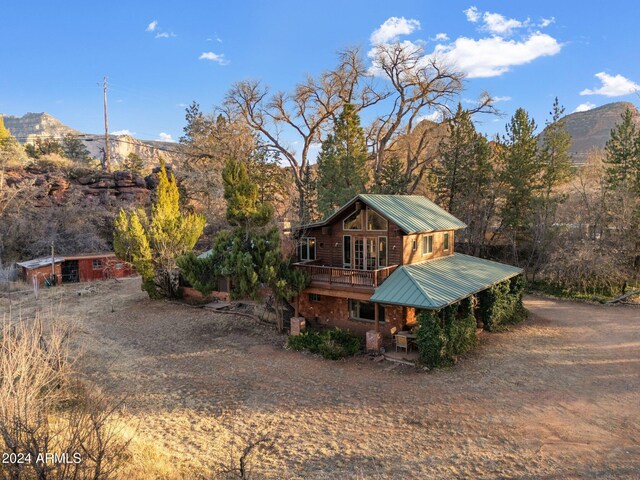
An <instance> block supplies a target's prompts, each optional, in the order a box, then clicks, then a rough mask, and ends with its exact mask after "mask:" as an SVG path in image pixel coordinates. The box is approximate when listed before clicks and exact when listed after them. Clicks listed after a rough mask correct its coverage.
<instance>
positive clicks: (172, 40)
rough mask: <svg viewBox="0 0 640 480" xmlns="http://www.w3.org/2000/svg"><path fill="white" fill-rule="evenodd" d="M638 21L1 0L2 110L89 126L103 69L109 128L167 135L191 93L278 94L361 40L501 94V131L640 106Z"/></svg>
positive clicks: (633, 17) (492, 10) (589, 7)
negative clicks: (526, 118)
mask: <svg viewBox="0 0 640 480" xmlns="http://www.w3.org/2000/svg"><path fill="white" fill-rule="evenodd" d="M639 19H640V6H639V5H638V4H637V3H636V2H634V1H632V0H627V1H616V0H610V1H607V2H602V1H597V2H596V1H580V2H578V1H575V2H558V1H536V2H515V1H511V2H500V1H492V2H479V1H464V2H459V1H447V2H443V1H437V2H435V1H411V0H409V1H407V0H398V1H395V2H390V1H385V2H379V1H345V0H342V1H339V2H338V1H333V0H332V1H323V2H317V3H311V2H299V1H298V2H295V1H271V2H267V1H255V0H254V1H245V2H229V1H224V2H222V1H206V2H205V1H200V2H194V1H185V2H183V3H182V4H179V3H176V2H164V1H155V2H150V1H136V2H126V3H125V2H109V3H107V4H105V3H100V2H65V1H62V2H44V1H35V2H30V3H29V6H28V7H26V6H25V4H23V3H20V2H5V3H4V4H3V6H2V9H1V11H0V34H1V37H2V41H1V42H0V55H1V58H2V69H1V70H0V113H5V114H11V115H23V114H24V113H26V112H41V111H46V112H48V113H50V114H51V115H53V116H55V117H57V118H58V119H60V120H62V121H63V122H64V123H66V124H68V125H69V126H71V127H74V128H76V129H78V130H81V131H85V132H90V133H99V132H101V131H102V129H103V124H102V122H103V119H102V77H103V76H104V75H107V77H108V79H109V85H110V89H109V112H110V130H111V131H129V132H132V133H133V134H134V135H135V136H136V137H139V138H145V139H160V138H171V139H174V140H177V139H178V138H179V137H180V135H181V134H182V128H183V127H184V124H185V121H184V108H185V106H186V105H188V104H189V103H191V102H192V101H193V100H195V101H197V102H198V103H200V105H201V107H202V109H203V110H204V111H205V112H210V111H212V109H213V107H214V106H215V105H218V104H220V103H221V101H222V99H223V97H224V94H225V92H226V91H227V90H228V88H229V87H230V86H231V84H232V83H233V82H234V81H237V80H242V79H247V78H252V79H260V80H262V81H264V82H265V83H266V84H268V85H270V86H271V87H272V89H274V90H285V91H286V90H288V89H290V88H291V87H292V86H293V85H295V83H296V82H297V81H299V80H301V79H303V78H304V76H305V75H306V74H315V73H318V72H320V71H321V70H323V69H326V68H330V67H332V66H333V65H334V64H335V62H336V52H337V51H339V50H340V49H342V48H344V47H347V46H352V45H359V46H361V47H362V48H363V50H364V51H368V50H369V49H370V48H371V47H372V44H371V41H372V38H373V39H376V40H378V41H386V42H389V41H394V40H398V41H411V42H413V43H419V44H422V45H423V46H424V50H425V52H426V53H427V54H432V53H433V52H437V53H438V54H442V55H447V56H448V57H447V58H449V59H450V60H451V61H452V62H455V63H456V64H457V65H458V66H459V68H461V69H462V70H464V71H466V73H467V76H468V78H467V80H466V81H465V85H466V91H465V92H464V94H463V96H462V100H463V101H464V99H473V98H476V97H477V96H478V94H479V93H480V92H481V91H483V90H486V91H488V92H489V93H490V94H491V95H493V96H494V97H496V98H498V99H499V100H500V101H499V102H498V103H497V104H496V106H497V107H498V108H499V109H500V110H501V111H502V112H503V114H504V116H502V117H484V118H479V119H478V120H479V121H480V123H479V128H480V130H482V131H484V132H486V133H489V134H493V133H495V132H500V133H502V132H504V124H505V123H506V122H507V121H508V118H509V117H510V116H511V114H512V113H513V112H514V111H515V109H516V108H518V107H524V108H525V109H527V110H528V111H529V112H530V114H531V115H532V116H533V117H534V118H535V119H536V121H537V123H538V124H539V125H543V124H544V121H545V119H546V118H547V116H548V112H549V111H550V108H551V104H552V102H553V98H554V97H555V96H558V97H559V99H560V102H561V104H563V105H564V106H565V107H566V109H567V112H568V113H569V112H572V111H574V110H576V108H582V109H586V108H590V107H593V106H599V105H603V104H605V103H610V102H614V101H631V102H634V103H636V104H638V103H640V96H639V92H638V91H637V90H640V86H639V85H638V84H640V62H639V61H638V60H639V58H638V46H639V45H640V33H639V29H638V20H639ZM427 113H428V112H427Z"/></svg>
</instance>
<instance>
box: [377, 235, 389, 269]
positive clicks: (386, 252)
mask: <svg viewBox="0 0 640 480" xmlns="http://www.w3.org/2000/svg"><path fill="white" fill-rule="evenodd" d="M382 239H384V266H380V240H382ZM376 255H377V256H378V258H377V259H376V263H377V264H378V268H387V267H388V266H389V238H388V237H387V236H386V235H381V236H379V237H378V245H377V248H376Z"/></svg>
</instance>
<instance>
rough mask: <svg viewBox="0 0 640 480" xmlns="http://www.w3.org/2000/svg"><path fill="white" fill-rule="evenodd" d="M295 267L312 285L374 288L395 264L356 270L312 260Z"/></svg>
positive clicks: (382, 280) (394, 267)
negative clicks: (303, 273)
mask: <svg viewBox="0 0 640 480" xmlns="http://www.w3.org/2000/svg"><path fill="white" fill-rule="evenodd" d="M296 267H298V268H300V269H302V270H303V271H305V272H307V274H308V275H309V278H310V279H311V285H312V286H314V285H316V286H326V285H329V286H336V287H370V288H376V287H378V286H379V285H381V284H382V282H384V281H385V280H386V279H387V278H389V275H391V274H392V273H393V271H394V270H395V269H396V268H397V265H392V266H390V267H384V268H379V269H377V270H358V269H352V268H339V267H330V266H326V265H318V264H316V263H312V262H306V263H297V264H296Z"/></svg>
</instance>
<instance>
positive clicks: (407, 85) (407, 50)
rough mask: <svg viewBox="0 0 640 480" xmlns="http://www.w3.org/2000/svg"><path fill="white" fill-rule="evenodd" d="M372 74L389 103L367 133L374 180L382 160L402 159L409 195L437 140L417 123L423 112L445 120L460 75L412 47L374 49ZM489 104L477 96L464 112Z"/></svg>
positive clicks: (433, 129) (432, 130)
mask: <svg viewBox="0 0 640 480" xmlns="http://www.w3.org/2000/svg"><path fill="white" fill-rule="evenodd" d="M372 72H373V73H374V74H375V75H376V76H377V77H380V78H381V79H383V80H384V81H385V84H386V85H387V88H388V90H387V92H386V93H385V94H384V95H382V96H383V97H384V98H386V103H390V104H391V108H390V110H389V111H388V112H387V113H385V114H383V115H381V116H379V117H378V118H377V119H376V120H375V121H374V122H373V123H372V124H371V126H370V128H369V132H368V137H369V142H370V148H371V151H372V155H373V159H374V160H373V169H374V175H376V177H377V176H378V175H379V174H380V173H381V172H382V170H383V169H384V167H385V161H386V159H387V158H389V157H393V156H394V155H395V156H397V157H398V158H402V159H403V162H404V165H405V172H404V174H405V177H406V181H407V184H408V187H407V189H408V190H409V191H410V192H412V191H414V190H415V188H416V187H417V185H418V183H419V181H420V179H421V178H422V176H423V175H424V173H425V170H426V168H427V167H428V166H429V164H430V162H431V161H432V160H433V158H434V156H435V142H434V140H437V137H439V136H442V132H440V133H439V132H438V129H439V128H440V126H439V125H438V124H437V123H431V124H421V122H422V120H424V117H425V115H426V113H427V112H428V111H429V110H431V111H432V112H438V113H439V114H440V116H441V117H442V118H447V117H449V116H451V114H452V106H453V107H454V105H452V101H453V100H454V99H455V98H456V96H457V95H459V94H460V93H461V92H462V90H463V83H462V80H463V78H464V75H463V74H462V73H461V72H459V71H455V70H454V69H453V68H451V67H450V66H448V65H447V64H446V62H445V61H443V60H442V59H439V58H437V57H435V56H427V55H425V52H424V50H423V49H422V48H421V47H419V46H418V45H415V44H412V43H393V44H381V45H377V46H376V47H375V48H374V51H373V66H372ZM491 103H492V99H491V97H490V96H489V95H487V94H483V95H482V97H481V98H480V100H479V102H478V105H477V106H476V107H474V108H473V109H471V110H470V111H469V112H470V113H478V112H493V111H494V110H493V107H492V106H491ZM429 147H432V148H431V149H430V148H429Z"/></svg>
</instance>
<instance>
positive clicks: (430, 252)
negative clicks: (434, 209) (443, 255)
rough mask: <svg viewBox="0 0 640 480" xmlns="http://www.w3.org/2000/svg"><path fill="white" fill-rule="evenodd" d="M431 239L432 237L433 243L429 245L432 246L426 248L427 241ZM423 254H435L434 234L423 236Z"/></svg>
mask: <svg viewBox="0 0 640 480" xmlns="http://www.w3.org/2000/svg"><path fill="white" fill-rule="evenodd" d="M429 239H431V241H430V243H431V245H429V247H430V248H425V245H426V243H429ZM425 242H426V243H425ZM422 255H433V234H429V235H423V236H422Z"/></svg>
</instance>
